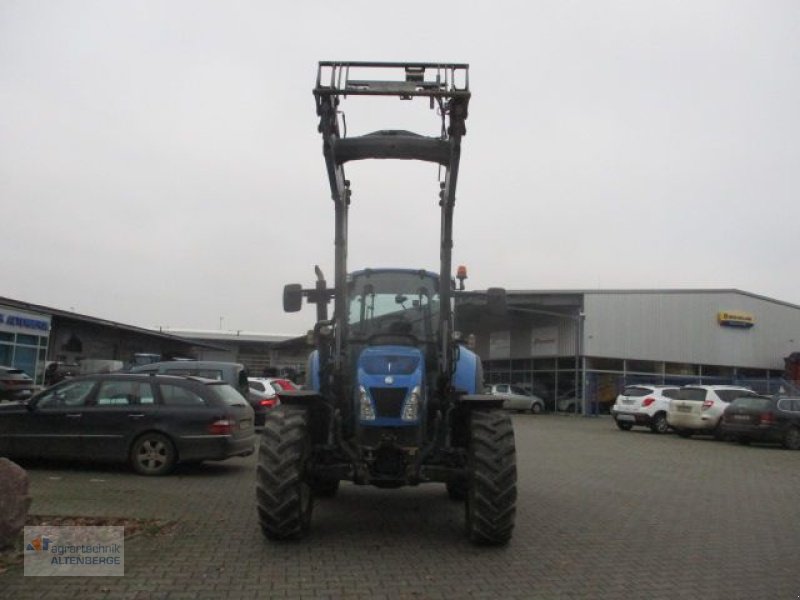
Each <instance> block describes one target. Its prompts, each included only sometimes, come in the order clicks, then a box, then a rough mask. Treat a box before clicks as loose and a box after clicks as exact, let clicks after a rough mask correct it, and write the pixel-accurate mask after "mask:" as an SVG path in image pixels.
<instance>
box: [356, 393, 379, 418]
mask: <svg viewBox="0 0 800 600" xmlns="http://www.w3.org/2000/svg"><path fill="white" fill-rule="evenodd" d="M358 405H359V415H360V416H361V420H362V421H374V420H375V409H374V408H372V401H371V400H370V399H369V395H368V394H367V390H365V389H364V386H363V385H360V386H358Z"/></svg>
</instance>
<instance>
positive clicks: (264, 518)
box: [256, 406, 338, 540]
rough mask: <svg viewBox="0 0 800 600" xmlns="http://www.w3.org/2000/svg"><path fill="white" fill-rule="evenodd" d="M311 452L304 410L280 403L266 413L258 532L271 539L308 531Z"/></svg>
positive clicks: (258, 489) (299, 535) (260, 459)
mask: <svg viewBox="0 0 800 600" xmlns="http://www.w3.org/2000/svg"><path fill="white" fill-rule="evenodd" d="M310 451H311V440H310V436H309V431H308V413H307V411H306V410H305V409H299V408H295V407H289V406H280V407H278V408H275V409H273V410H271V411H270V412H269V413H268V414H267V416H266V418H265V420H264V431H263V432H262V434H261V443H260V444H259V449H258V467H257V468H256V505H257V508H258V520H259V523H260V525H261V531H262V532H263V533H264V535H265V536H266V537H267V538H268V539H270V540H290V539H300V538H302V537H304V536H305V535H307V534H308V530H309V526H310V525H311V512H312V509H313V506H314V502H313V493H312V488H311V485H310V483H309V481H308V477H307V474H306V461H307V460H308V457H309V454H310ZM337 483H338V482H337Z"/></svg>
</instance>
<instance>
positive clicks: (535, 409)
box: [531, 402, 542, 415]
mask: <svg viewBox="0 0 800 600" xmlns="http://www.w3.org/2000/svg"><path fill="white" fill-rule="evenodd" d="M541 412H542V405H541V404H539V403H538V402H534V403H533V404H531V414H532V415H538V414H541Z"/></svg>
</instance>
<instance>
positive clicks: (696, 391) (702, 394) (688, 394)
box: [678, 388, 706, 402]
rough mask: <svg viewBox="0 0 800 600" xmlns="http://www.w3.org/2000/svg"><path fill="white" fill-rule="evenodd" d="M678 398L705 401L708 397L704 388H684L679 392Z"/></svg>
mask: <svg viewBox="0 0 800 600" xmlns="http://www.w3.org/2000/svg"><path fill="white" fill-rule="evenodd" d="M678 399H679V400H694V401H695V402H703V401H704V400H705V399H706V391H705V390H704V389H703V388H683V389H682V390H681V391H680V392H678Z"/></svg>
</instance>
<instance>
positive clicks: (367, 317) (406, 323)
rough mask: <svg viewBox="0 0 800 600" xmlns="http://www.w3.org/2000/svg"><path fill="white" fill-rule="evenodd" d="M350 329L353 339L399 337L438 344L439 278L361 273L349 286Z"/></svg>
mask: <svg viewBox="0 0 800 600" xmlns="http://www.w3.org/2000/svg"><path fill="white" fill-rule="evenodd" d="M348 287H349V294H348V296H349V303H350V310H349V314H348V321H347V322H348V325H349V331H350V336H351V337H353V338H360V339H365V340H366V339H369V338H370V337H372V336H375V335H399V336H406V337H408V338H409V339H411V338H412V336H413V338H415V339H416V340H417V341H419V342H432V341H435V336H436V329H437V321H438V318H439V292H438V278H437V277H436V276H435V275H433V274H431V273H428V272H426V271H362V272H359V273H356V274H354V275H352V276H351V279H350V282H349V286H348Z"/></svg>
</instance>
